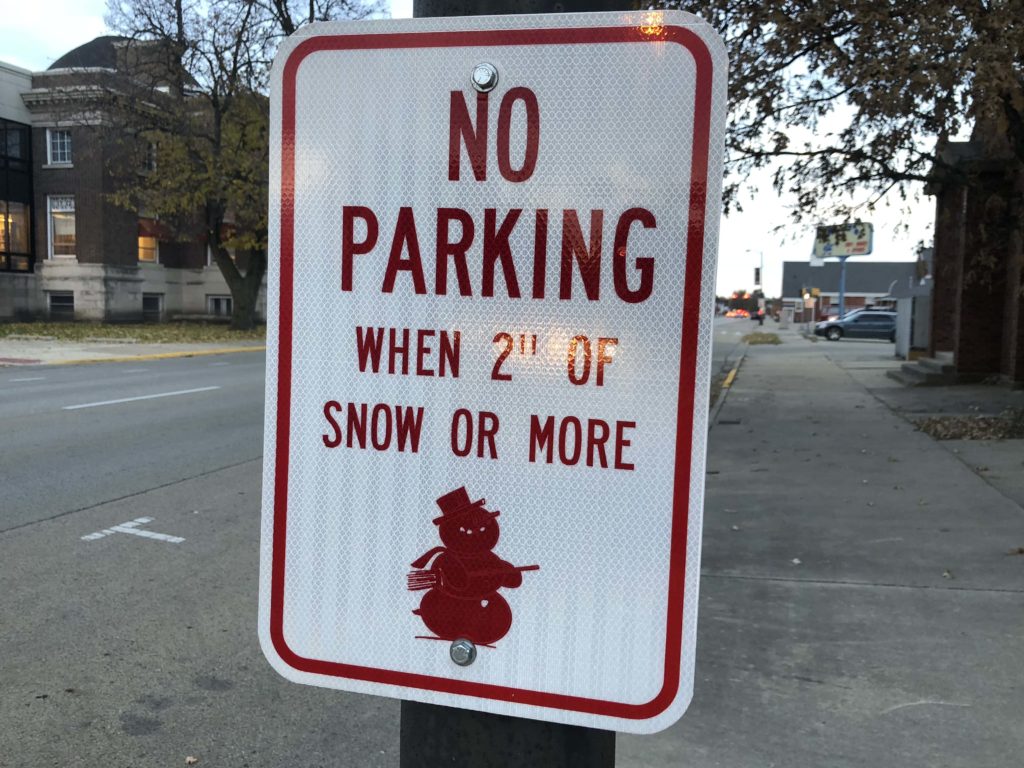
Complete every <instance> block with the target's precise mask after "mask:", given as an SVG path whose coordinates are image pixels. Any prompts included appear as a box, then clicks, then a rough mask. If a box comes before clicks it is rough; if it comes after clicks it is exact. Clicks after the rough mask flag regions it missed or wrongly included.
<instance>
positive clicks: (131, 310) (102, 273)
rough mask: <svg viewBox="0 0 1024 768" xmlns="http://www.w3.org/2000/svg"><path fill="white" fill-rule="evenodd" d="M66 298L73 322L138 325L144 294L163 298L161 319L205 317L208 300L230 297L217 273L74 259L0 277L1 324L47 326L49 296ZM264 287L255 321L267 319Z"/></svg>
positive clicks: (42, 263) (207, 269) (213, 269)
mask: <svg viewBox="0 0 1024 768" xmlns="http://www.w3.org/2000/svg"><path fill="white" fill-rule="evenodd" d="M54 292H59V293H71V294H72V295H73V296H74V301H75V320H82V321H94V322H99V321H107V322H142V320H143V313H142V298H143V295H144V294H157V295H159V296H162V297H163V301H162V304H163V318H162V319H164V320H173V319H175V318H177V317H189V316H192V317H196V316H207V315H208V305H207V297H208V296H230V295H231V291H230V290H229V289H228V286H227V283H226V282H225V280H224V276H223V275H221V273H220V270H219V269H217V268H216V267H202V268H199V269H167V268H165V267H163V266H161V265H159V264H141V265H139V266H136V267H122V266H117V265H110V264H80V263H79V262H77V261H75V260H73V259H62V260H55V259H51V260H49V261H40V262H37V264H36V273H35V274H17V273H11V274H0V320H7V321H11V320H46V319H48V317H49V294H50V293H54ZM266 312H267V297H266V283H264V285H263V288H262V290H261V291H260V298H259V301H258V303H257V316H258V318H259V319H260V320H265V319H266Z"/></svg>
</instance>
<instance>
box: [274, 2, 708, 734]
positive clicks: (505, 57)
mask: <svg viewBox="0 0 1024 768" xmlns="http://www.w3.org/2000/svg"><path fill="white" fill-rule="evenodd" d="M725 83H726V60H725V53H724V49H723V47H722V44H721V42H720V40H719V39H718V37H717V35H715V34H714V33H713V32H712V31H711V30H710V28H709V27H707V26H706V25H705V24H704V23H703V22H700V21H699V20H697V19H696V18H694V17H692V16H689V15H687V14H683V13H679V12H657V13H616V14H583V15H562V16H516V17H491V18H486V17H485V18H481V17H477V18H459V19H451V18H447V19H417V20H413V21H386V22H358V23H343V24H321V25H314V26H313V27H310V28H308V29H306V30H305V31H304V34H300V35H298V36H295V37H293V38H291V39H289V40H288V41H286V42H285V44H284V45H283V46H282V49H281V51H280V53H279V54H278V59H277V62H276V65H275V70H274V79H273V100H272V114H271V125H272V140H271V149H272V158H271V171H272V181H271V206H270V214H271V251H270V252H271V258H270V262H271V271H270V276H269V287H270V290H269V306H268V310H269V315H270V320H269V326H268V350H267V366H268V370H267V413H266V450H265V473H264V494H263V532H262V567H261V585H260V587H261V595H260V637H261V641H262V644H263V648H264V651H265V653H266V654H267V657H268V658H269V659H270V661H271V663H272V664H273V665H274V666H275V668H276V669H278V671H280V672H281V673H282V674H283V675H285V676H286V677H288V678H290V679H292V680H295V681H297V682H302V683H307V684H312V685H321V686H328V687H333V688H340V689H345V690H351V691H360V692H366V693H374V694H378V695H387V696H395V697H399V698H405V699H412V700H417V701H423V702H429V703H437V704H445V705H450V706H459V707H466V708H472V709H478V710H484V711H488V712H496V713H502V714H508V715H515V716H519V717H531V718H537V719H544V720H552V721H557V722H563V723H571V724H577V725H585V726H590V727H600V728H610V729H616V730H621V731H633V732H649V731H655V730H659V729H661V728H664V727H666V726H668V725H669V724H671V723H672V722H674V721H675V720H676V719H677V718H678V717H679V716H680V715H681V714H682V712H683V710H684V709H685V708H686V705H687V704H688V702H689V699H690V697H691V695H692V688H693V651H694V642H695V633H696V599H697V580H698V575H699V554H700V530H701V525H700V521H701V508H702V503H703V475H704V454H705V435H706V427H707V405H708V403H707V391H708V377H709V368H710V346H711V334H710V331H711V321H712V316H713V307H714V275H715V249H716V245H717V239H718V214H719V207H720V200H719V197H720V181H721V173H722V145H723V137H724V122H725Z"/></svg>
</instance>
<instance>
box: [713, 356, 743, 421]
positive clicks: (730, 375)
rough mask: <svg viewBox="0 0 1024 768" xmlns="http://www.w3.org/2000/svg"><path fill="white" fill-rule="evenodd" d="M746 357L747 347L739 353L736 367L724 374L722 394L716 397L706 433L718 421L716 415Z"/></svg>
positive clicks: (723, 403)
mask: <svg viewBox="0 0 1024 768" xmlns="http://www.w3.org/2000/svg"><path fill="white" fill-rule="evenodd" d="M746 357H747V347H744V348H743V351H742V352H741V353H740V357H739V359H738V360H737V361H736V365H734V366H733V367H732V369H731V370H730V371H729V373H728V374H726V377H725V381H723V382H722V393H721V394H720V395H719V396H718V402H717V403H715V408H714V410H713V411H712V412H711V416H710V417H709V418H708V431H709V432H710V431H711V429H712V428H713V427H714V426H715V423H716V422H717V421H718V414H719V412H720V411H721V410H722V406H724V405H725V401H726V399H727V398H728V397H729V390H730V389H731V388H732V385H733V382H735V381H736V374H737V373H739V370H740V366H741V365H743V360H744V359H745V358H746Z"/></svg>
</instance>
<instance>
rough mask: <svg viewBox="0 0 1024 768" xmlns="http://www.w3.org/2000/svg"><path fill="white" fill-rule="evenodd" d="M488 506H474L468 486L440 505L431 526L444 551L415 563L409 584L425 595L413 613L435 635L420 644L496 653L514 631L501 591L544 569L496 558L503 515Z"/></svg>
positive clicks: (431, 552) (430, 553) (434, 551)
mask: <svg viewBox="0 0 1024 768" xmlns="http://www.w3.org/2000/svg"><path fill="white" fill-rule="evenodd" d="M486 503H487V500H486V499H480V500H479V501H470V497H469V493H468V492H467V491H466V488H465V486H462V487H459V488H456V489H455V490H454V491H451V492H449V493H446V494H444V495H443V496H441V497H440V498H439V499H438V500H437V506H438V507H439V508H440V509H441V516H440V517H437V518H434V520H433V523H434V525H436V526H437V527H438V533H439V534H440V537H441V543H442V545H443V546H440V547H434V548H432V549H430V550H428V551H427V552H425V553H424V554H423V555H422V556H421V557H419V558H417V559H416V560H414V561H413V562H412V564H411V565H412V567H413V568H415V569H416V570H414V571H412V572H410V573H409V575H408V583H407V586H408V588H409V589H410V590H412V591H421V590H426V594H425V595H424V596H423V598H422V599H421V600H420V607H419V608H418V609H416V610H415V611H413V613H414V614H416V615H417V616H419V617H420V619H422V620H423V623H424V624H425V625H426V626H427V629H429V630H430V631H431V632H433V633H434V634H433V636H420V637H421V638H422V639H429V640H456V639H466V640H469V641H471V642H473V643H474V644H476V645H482V646H485V647H489V648H493V647H494V644H495V643H496V642H497V641H498V640H500V639H501V638H503V637H504V636H505V635H506V634H508V631H509V629H510V628H511V627H512V609H511V608H509V605H508V602H507V601H506V600H505V598H504V597H502V596H501V595H500V594H498V590H499V589H503V588H504V589H516V588H517V587H519V586H520V585H521V584H522V583H523V573H524V572H525V571H536V570H540V566H539V565H520V566H515V565H512V564H511V563H509V562H506V561H505V560H502V559H501V558H500V557H498V555H496V554H495V553H494V547H495V546H496V545H497V543H498V537H499V535H500V529H499V528H498V521H497V517H498V515H500V514H501V512H491V511H490V510H488V509H487V508H486V506H485V505H486Z"/></svg>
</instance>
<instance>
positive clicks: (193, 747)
mask: <svg viewBox="0 0 1024 768" xmlns="http://www.w3.org/2000/svg"><path fill="white" fill-rule="evenodd" d="M751 325H753V324H752V323H750V321H749V320H743V321H726V320H722V319H719V320H716V335H715V340H716V345H715V349H714V366H715V369H716V370H720V369H721V368H722V367H723V366H724V365H725V364H726V362H727V361H728V359H729V358H730V356H732V355H734V354H735V353H736V351H737V350H738V348H739V347H738V345H739V344H740V339H741V337H742V335H743V334H744V333H748V332H749V330H750V326H751ZM263 371H264V355H263V354H262V353H258V352H257V353H243V354H233V355H226V356H221V357H206V358H193V359H187V358H186V359H174V360H160V361H147V362H137V363H112V364H99V365H85V366H66V367H62V366H47V367H32V368H16V369H0V457H2V458H0V461H2V462H3V470H2V477H3V491H2V494H0V627H2V631H0V768H15V767H17V768H37V767H41V766H60V768H71V767H73V766H82V767H83V768H92V767H93V766H104V768H107V767H108V766H109V767H111V768H113V767H114V766H123V767H124V768H148V767H149V766H154V767H155V766H173V765H184V764H186V763H185V761H186V758H188V757H196V758H198V759H199V761H200V762H199V763H197V764H198V765H200V766H230V767H232V768H234V767H236V766H303V767H309V768H312V767H313V766H357V767H360V768H361V767H363V766H394V765H397V762H398V754H397V750H398V723H399V712H398V709H399V705H398V702H396V701H394V700H389V699H383V698H376V697H369V696H358V695H349V694H344V693H339V692H336V691H328V690H321V689H316V688H311V687H307V686H300V685H295V684H293V683H290V682H287V681H285V680H283V679H282V678H280V677H279V676H278V675H277V674H276V673H275V672H274V671H273V670H272V669H271V668H270V666H269V665H268V664H267V663H266V661H265V660H264V658H263V656H262V653H261V651H260V649H259V645H258V641H257V636H256V608H257V583H256V574H257V572H258V559H259V544H258V542H259V515H260V484H261V479H262V478H261V475H262V467H261V453H262V418H263V380H264V377H263ZM660 738H661V737H651V739H655V740H658V739H660ZM630 743H632V744H634V746H633V747H632V750H631V751H632V753H633V754H636V752H637V749H636V746H635V744H636V743H637V742H636V740H633V741H632V742H630V741H626V740H624V741H623V742H622V745H621V746H620V752H622V750H623V749H627V748H628V745H629V744H630ZM643 743H644V744H645V747H644V749H643V750H641V752H643V753H647V752H648V751H649V750H650V749H651V748H654V747H656V744H657V743H661V742H660V741H652V740H645V741H644V742H643ZM667 743H668V742H666V744H667ZM648 764H649V763H647V762H646V761H644V762H640V761H636V760H635V759H629V757H628V756H626V755H625V754H623V755H622V756H620V762H619V765H620V768H629V767H630V766H640V765H648ZM656 764H658V765H660V764H662V763H661V762H660V761H659V762H658V763H656ZM665 764H666V765H667V764H672V763H671V761H670V762H668V763H665Z"/></svg>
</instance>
